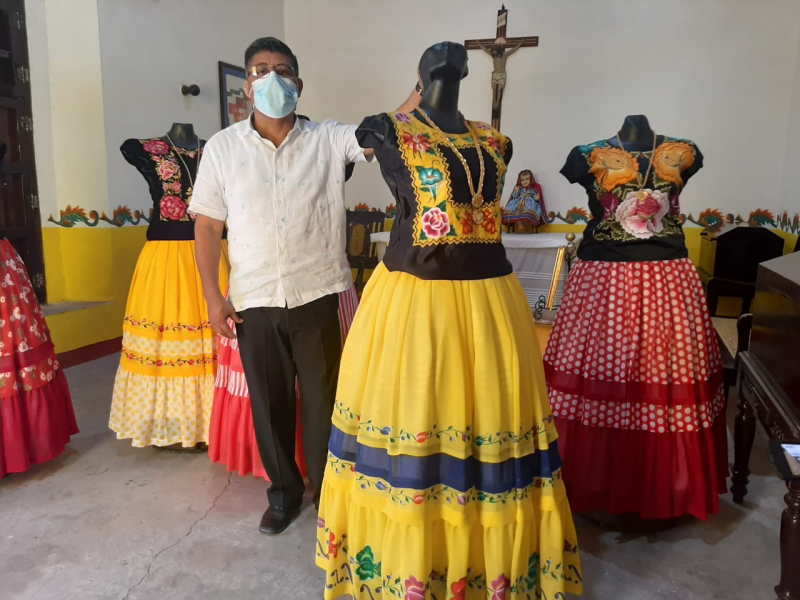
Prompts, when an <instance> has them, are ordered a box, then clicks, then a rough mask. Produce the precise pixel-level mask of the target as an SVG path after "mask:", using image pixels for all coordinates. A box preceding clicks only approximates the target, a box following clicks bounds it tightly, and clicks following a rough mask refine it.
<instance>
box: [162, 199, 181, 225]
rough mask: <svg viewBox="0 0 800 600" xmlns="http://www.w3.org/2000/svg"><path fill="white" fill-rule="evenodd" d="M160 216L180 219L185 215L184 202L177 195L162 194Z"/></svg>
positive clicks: (172, 219) (173, 219) (171, 219)
mask: <svg viewBox="0 0 800 600" xmlns="http://www.w3.org/2000/svg"><path fill="white" fill-rule="evenodd" d="M161 216H162V217H166V218H167V219H169V220H170V221H180V220H181V219H182V218H183V217H185V216H186V204H185V203H184V202H183V200H181V199H180V198H179V197H178V196H164V197H163V198H162V199H161Z"/></svg>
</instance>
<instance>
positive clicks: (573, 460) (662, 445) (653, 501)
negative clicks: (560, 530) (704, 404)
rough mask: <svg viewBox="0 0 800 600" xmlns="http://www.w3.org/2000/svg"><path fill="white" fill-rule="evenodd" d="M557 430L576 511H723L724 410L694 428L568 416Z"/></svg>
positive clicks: (646, 514)
mask: <svg viewBox="0 0 800 600" xmlns="http://www.w3.org/2000/svg"><path fill="white" fill-rule="evenodd" d="M556 428H557V429H558V433H559V447H560V450H561V456H562V459H563V461H564V467H563V472H564V483H565V485H566V489H567V495H568V496H569V500H570V505H571V506H572V510H573V511H575V512H576V513H583V512H589V511H594V510H603V511H606V512H608V513H610V514H614V515H621V514H626V513H638V514H639V516H640V517H641V518H643V519H670V518H674V517H680V516H683V515H685V514H690V515H693V516H694V517H696V518H698V519H700V520H703V521H705V520H706V519H707V518H708V515H710V514H716V513H718V512H719V495H720V494H724V493H726V477H727V476H728V462H727V428H726V423H725V418H724V415H721V416H720V417H719V418H717V419H716V420H715V421H714V423H713V425H712V426H711V427H710V428H707V429H700V430H696V431H693V432H686V431H684V432H675V433H650V432H647V431H636V430H628V429H614V428H610V427H585V426H583V425H582V424H581V423H580V422H579V421H575V420H571V419H560V418H556Z"/></svg>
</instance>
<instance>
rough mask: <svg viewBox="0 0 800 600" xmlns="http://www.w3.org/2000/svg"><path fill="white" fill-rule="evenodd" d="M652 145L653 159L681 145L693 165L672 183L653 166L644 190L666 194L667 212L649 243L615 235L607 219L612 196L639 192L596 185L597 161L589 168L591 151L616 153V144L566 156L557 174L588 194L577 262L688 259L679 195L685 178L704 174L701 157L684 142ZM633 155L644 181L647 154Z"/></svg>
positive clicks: (632, 185) (660, 140) (661, 140)
mask: <svg viewBox="0 0 800 600" xmlns="http://www.w3.org/2000/svg"><path fill="white" fill-rule="evenodd" d="M656 143H657V149H656V156H659V149H662V150H663V148H665V147H666V144H673V145H677V144H682V145H685V146H686V147H687V148H689V149H690V151H691V152H692V153H693V159H692V164H691V165H690V166H688V167H686V168H685V169H683V170H680V169H678V170H677V171H675V172H674V173H672V177H674V179H673V180H672V181H670V180H668V179H664V178H663V177H661V176H660V175H659V170H658V169H656V165H655V164H654V166H653V168H652V169H651V173H650V176H649V177H648V180H647V181H646V182H644V187H645V188H648V189H657V190H659V191H662V192H664V193H666V194H668V196H669V205H670V209H669V212H668V214H667V215H666V216H665V218H664V221H663V222H664V227H665V229H664V231H663V232H661V233H659V234H657V235H653V236H652V237H649V238H647V239H637V238H635V237H633V236H630V235H625V234H624V233H621V232H620V231H619V228H617V231H616V232H615V231H614V225H615V219H614V218H610V219H609V214H608V213H609V211H608V210H607V208H608V206H609V203H608V201H607V199H608V198H609V197H610V196H613V195H616V196H617V197H618V198H623V197H624V195H625V194H627V193H628V192H630V191H635V190H638V189H639V184H638V182H628V183H624V184H621V185H617V186H614V187H613V189H607V188H605V187H603V183H602V181H601V179H600V178H601V176H602V169H600V168H599V166H598V165H599V163H598V162H597V161H594V162H592V152H593V151H594V150H598V151H599V152H603V151H606V150H608V149H611V150H612V151H613V150H617V149H618V148H619V146H618V142H617V141H616V140H601V141H598V142H594V143H592V144H587V145H584V146H576V147H575V148H573V149H572V151H571V152H570V153H569V156H568V157H567V160H566V162H565V164H564V166H563V167H562V169H561V174H562V175H564V177H566V178H567V180H568V181H569V182H570V183H577V184H579V185H580V186H581V187H583V188H584V189H585V190H586V193H587V196H588V199H589V211H590V213H591V214H590V219H589V222H588V224H587V226H586V229H585V230H584V232H583V239H582V240H581V243H580V245H579V246H578V257H579V258H580V259H581V260H595V261H609V262H634V261H657V260H674V259H679V258H686V257H688V255H689V253H688V251H687V249H686V241H685V236H684V233H683V228H682V224H681V222H680V194H681V191H682V190H683V188H684V187H685V185H686V182H687V181H688V180H689V178H690V177H692V176H693V175H694V174H695V173H697V171H699V170H700V169H701V168H702V166H703V155H702V153H701V152H700V150H699V149H698V148H697V146H696V145H695V144H694V143H693V142H690V141H688V140H680V139H676V138H669V137H666V136H658V137H657V140H656ZM629 154H630V153H629ZM632 155H633V156H635V158H634V160H636V161H637V163H638V173H639V174H640V175H641V176H642V178H643V177H644V175H645V173H647V169H648V165H649V163H650V155H651V152H650V149H648V150H647V151H642V152H636V151H634V152H633V153H632ZM612 173H616V172H612ZM662 174H663V172H662ZM612 176H616V175H612ZM604 203H605V204H604ZM612 212H613V211H612Z"/></svg>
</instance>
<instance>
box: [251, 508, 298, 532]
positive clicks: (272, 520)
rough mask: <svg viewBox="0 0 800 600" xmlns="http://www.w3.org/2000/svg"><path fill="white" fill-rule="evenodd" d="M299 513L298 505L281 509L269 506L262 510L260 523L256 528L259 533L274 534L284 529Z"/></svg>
mask: <svg viewBox="0 0 800 600" xmlns="http://www.w3.org/2000/svg"><path fill="white" fill-rule="evenodd" d="M299 514H300V507H299V506H298V507H297V508H293V509H291V510H282V509H279V508H273V507H272V506H270V507H269V508H268V509H267V510H266V511H264V516H262V517H261V524H260V525H259V526H258V530H259V531H260V532H261V533H267V534H270V535H275V534H278V533H281V532H282V531H284V530H286V528H287V527H289V525H291V524H292V521H294V520H295V519H296V518H297V517H298V515H299Z"/></svg>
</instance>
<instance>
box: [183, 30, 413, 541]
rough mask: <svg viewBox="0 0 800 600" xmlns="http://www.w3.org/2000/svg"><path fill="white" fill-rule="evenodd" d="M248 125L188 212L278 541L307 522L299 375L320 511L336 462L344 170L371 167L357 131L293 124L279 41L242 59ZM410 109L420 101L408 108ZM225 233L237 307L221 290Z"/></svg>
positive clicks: (288, 62) (221, 154)
mask: <svg viewBox="0 0 800 600" xmlns="http://www.w3.org/2000/svg"><path fill="white" fill-rule="evenodd" d="M245 67H246V70H247V82H246V83H245V93H247V95H248V96H249V97H250V98H251V100H252V102H253V104H254V106H255V110H254V111H253V115H252V116H251V118H250V119H247V120H245V121H242V122H240V123H237V124H235V125H232V126H231V127H228V128H227V129H225V130H223V131H221V132H219V133H217V134H216V135H214V136H212V137H211V139H210V140H208V143H207V144H206V146H205V150H204V154H203V160H202V162H201V164H200V170H199V173H198V175H197V181H196V182H195V186H194V190H193V196H192V201H191V206H190V211H191V212H192V213H194V214H195V215H196V216H197V221H196V224H195V239H196V246H197V263H198V268H199V270H200V274H201V277H202V280H203V289H204V293H205V297H206V300H207V302H208V309H209V318H210V320H211V324H212V325H213V327H214V329H215V330H216V331H217V332H218V333H219V334H220V335H223V336H226V337H232V336H233V332H232V331H231V330H230V329H229V327H228V325H227V320H228V319H229V318H230V319H233V321H234V322H235V323H236V333H237V337H238V340H239V349H240V353H241V357H242V365H243V367H244V371H245V376H246V378H247V385H248V387H249V389H250V397H251V404H252V411H253V422H254V425H255V431H256V439H257V441H258V448H259V452H260V453H261V458H262V461H263V463H264V468H265V470H266V471H267V475H268V476H269V478H270V481H271V482H272V484H271V486H270V488H269V490H268V492H267V495H268V497H269V508H268V509H267V510H266V512H265V513H264V515H263V517H262V519H261V524H260V527H259V530H260V531H262V532H263V533H280V532H281V531H283V530H284V529H286V528H287V527H288V526H289V524H290V523H291V522H292V520H294V519H295V518H296V517H297V515H298V514H299V512H300V507H301V504H302V500H303V493H304V491H305V484H304V482H303V478H302V476H301V475H300V471H299V469H298V468H297V465H296V464H295V460H294V456H295V427H296V415H297V406H296V396H295V376H296V377H297V381H298V382H299V384H300V394H301V396H302V398H303V402H302V406H301V415H300V416H301V421H302V424H303V445H304V447H305V453H306V464H307V467H308V475H309V479H310V480H311V483H312V484H313V485H314V486H315V493H314V504H315V505H317V506H318V505H319V493H320V489H321V485H322V477H323V474H324V471H325V464H326V460H327V444H328V438H329V437H330V431H331V419H330V417H331V414H332V411H333V403H334V399H335V393H336V382H337V379H338V374H339V362H340V359H341V334H340V331H339V321H338V314H337V309H338V293H339V292H341V291H344V290H345V289H347V288H348V287H349V286H350V285H351V283H352V274H351V271H350V267H349V266H348V264H347V260H346V257H345V253H344V247H345V236H346V231H345V229H346V218H345V210H344V206H345V205H344V182H345V166H346V165H347V164H348V163H355V162H362V161H365V160H367V157H368V156H369V157H371V155H372V151H370V150H368V151H367V152H366V153H365V151H364V150H363V149H362V148H361V147H360V146H359V145H358V142H357V140H356V137H355V129H356V127H355V126H348V125H342V124H340V123H336V122H332V121H326V122H324V123H314V122H309V121H306V120H304V119H299V118H297V117H296V115H295V107H296V105H297V98H298V97H299V96H300V94H301V93H302V91H303V81H302V80H301V79H300V78H299V69H298V63H297V58H296V57H295V55H294V54H293V53H292V51H291V49H290V48H289V47H288V46H287V45H286V44H284V43H283V42H281V41H280V40H278V39H275V38H260V39H258V40H256V41H255V42H253V43H252V44H251V45H250V46H249V47H248V48H247V50H246V52H245ZM409 100H411V99H409ZM226 222H227V226H228V252H229V257H230V262H231V275H230V303H229V302H228V301H227V300H225V298H224V297H223V296H222V295H221V294H220V291H219V285H218V281H217V277H218V275H217V273H218V265H219V260H220V252H221V239H222V232H223V227H224V225H225V223H226Z"/></svg>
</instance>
